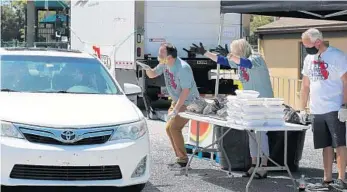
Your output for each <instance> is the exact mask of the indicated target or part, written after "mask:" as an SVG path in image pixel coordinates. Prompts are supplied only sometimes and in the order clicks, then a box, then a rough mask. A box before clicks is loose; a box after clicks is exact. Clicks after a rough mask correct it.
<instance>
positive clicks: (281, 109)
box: [266, 105, 285, 113]
mask: <svg viewBox="0 0 347 192" xmlns="http://www.w3.org/2000/svg"><path fill="white" fill-rule="evenodd" d="M266 108H267V109H266V110H267V113H284V109H285V107H284V106H282V105H279V106H277V105H272V106H266Z"/></svg>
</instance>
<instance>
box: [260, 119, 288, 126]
mask: <svg viewBox="0 0 347 192" xmlns="http://www.w3.org/2000/svg"><path fill="white" fill-rule="evenodd" d="M284 124H285V121H284V119H267V120H266V123H265V125H266V126H269V127H275V126H284Z"/></svg>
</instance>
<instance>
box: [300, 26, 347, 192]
mask: <svg viewBox="0 0 347 192" xmlns="http://www.w3.org/2000/svg"><path fill="white" fill-rule="evenodd" d="M302 43H303V45H304V46H305V48H306V51H307V53H308V55H307V56H306V58H305V61H304V67H303V70H302V75H303V78H302V88H301V95H300V98H301V110H302V113H303V111H304V110H305V107H306V104H307V101H308V98H310V113H311V114H313V122H312V131H313V140H314V148H315V149H323V163H324V180H323V183H322V184H323V187H330V186H332V187H335V188H338V189H346V188H347V187H346V186H347V185H346V182H345V171H346V155H347V154H345V153H346V150H345V149H346V125H345V122H341V121H340V120H339V115H341V116H347V110H346V109H347V57H346V54H344V53H343V52H342V51H340V50H339V49H337V48H334V47H331V46H327V45H325V44H324V41H323V35H322V33H321V32H320V31H319V30H317V29H314V28H311V29H308V30H307V31H305V32H304V33H303V34H302ZM334 148H335V149H336V154H337V168H338V172H339V175H338V179H337V180H336V181H335V182H332V181H333V180H332V165H333V160H334Z"/></svg>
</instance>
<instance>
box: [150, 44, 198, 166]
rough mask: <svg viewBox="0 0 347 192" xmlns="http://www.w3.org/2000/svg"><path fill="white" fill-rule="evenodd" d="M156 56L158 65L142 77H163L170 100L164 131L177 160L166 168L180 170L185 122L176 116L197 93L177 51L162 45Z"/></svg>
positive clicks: (183, 162)
mask: <svg viewBox="0 0 347 192" xmlns="http://www.w3.org/2000/svg"><path fill="white" fill-rule="evenodd" d="M158 55H159V56H158V60H159V64H158V65H157V66H156V67H155V68H154V69H146V74H147V76H148V77H149V78H155V77H157V76H159V75H162V74H163V75H164V78H165V85H166V88H167V91H168V93H169V95H170V97H171V99H172V104H171V107H170V109H169V111H168V120H167V125H166V132H167V135H168V136H169V139H170V141H171V144H172V147H173V149H174V152H175V154H176V157H177V161H176V163H174V164H170V166H171V167H178V168H181V167H185V166H186V165H187V162H188V156H187V152H186V149H185V146H184V139H183V135H182V129H183V128H184V126H185V124H187V123H188V121H189V120H188V119H184V118H182V117H180V116H179V115H177V114H178V113H179V112H183V111H185V110H186V107H187V106H188V105H189V104H190V103H191V102H192V101H193V100H194V99H195V98H197V97H199V92H198V89H197V86H196V83H195V80H194V76H193V71H192V69H191V67H190V65H189V64H188V63H187V62H185V61H183V60H182V59H181V58H179V57H177V49H176V48H175V47H174V46H173V45H172V44H170V43H164V44H162V45H161V46H160V48H159V54H158Z"/></svg>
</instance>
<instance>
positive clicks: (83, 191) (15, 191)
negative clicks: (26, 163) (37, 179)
mask: <svg viewBox="0 0 347 192" xmlns="http://www.w3.org/2000/svg"><path fill="white" fill-rule="evenodd" d="M28 191H32V192H100V191H101V192H136V191H134V190H133V189H128V188H117V187H89V186H88V187H58V186H49V187H48V186H47V187H46V186H45V187H44V186H42V187H41V186H40V187H36V186H35V187H29V186H23V187H4V186H1V192H28ZM143 191H144V192H146V191H147V192H160V190H159V189H158V188H156V187H155V186H153V185H152V184H151V183H150V182H149V183H147V184H146V187H145V189H144V190H143Z"/></svg>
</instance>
